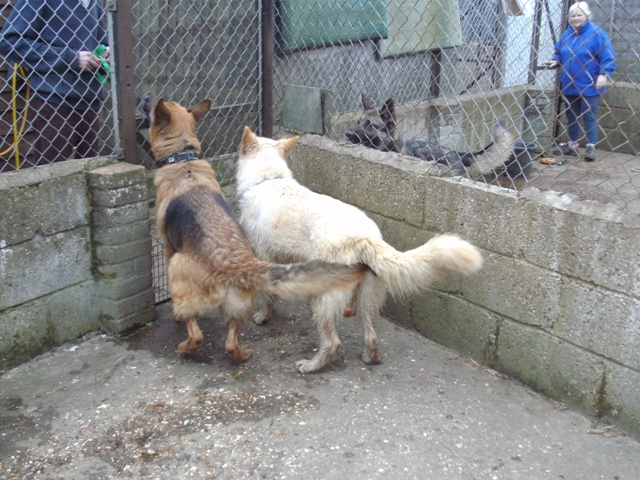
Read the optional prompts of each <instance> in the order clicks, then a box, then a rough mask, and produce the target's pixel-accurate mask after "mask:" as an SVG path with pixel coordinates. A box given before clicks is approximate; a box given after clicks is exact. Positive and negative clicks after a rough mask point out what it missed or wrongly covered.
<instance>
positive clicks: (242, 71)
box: [132, 0, 261, 183]
mask: <svg viewBox="0 0 640 480" xmlns="http://www.w3.org/2000/svg"><path fill="white" fill-rule="evenodd" d="M259 7H260V5H259V3H256V2H255V1H253V0H230V1H227V2H210V1H206V0H194V1H188V2H187V1H169V2H168V1H165V0H136V1H134V2H133V4H132V11H133V17H134V32H133V33H134V38H133V51H134V56H135V88H136V95H137V96H138V98H142V97H144V96H145V95H151V96H153V97H159V96H161V97H163V98H165V100H169V101H175V102H178V103H180V104H182V105H185V106H190V105H194V104H195V103H197V102H198V101H200V100H203V99H205V98H209V99H211V100H212V105H213V106H212V109H211V110H210V112H209V113H208V114H207V116H206V117H205V118H204V120H203V122H202V124H201V125H200V126H199V128H198V133H199V135H200V137H201V140H202V145H203V156H204V157H206V158H212V157H217V156H221V155H227V154H232V153H234V152H235V151H236V150H237V148H238V144H239V140H240V135H241V133H242V127H243V126H244V125H249V126H251V127H252V128H255V129H256V130H259V128H260V110H261V103H260V101H261V86H260V79H261V70H260V58H261V56H260V51H261V50H260V48H261V44H260V28H261V23H260V8H259ZM145 155H146V154H145V153H144V152H142V153H141V163H144V164H145V165H147V166H153V161H152V160H150V158H149V157H148V156H146V158H145ZM221 166H222V167H224V165H221ZM218 170H219V169H218ZM230 176H231V173H230V172H228V171H226V170H223V171H217V178H218V180H219V181H221V183H225V182H226V181H228V180H229V179H230Z"/></svg>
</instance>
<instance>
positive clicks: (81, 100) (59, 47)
mask: <svg viewBox="0 0 640 480" xmlns="http://www.w3.org/2000/svg"><path fill="white" fill-rule="evenodd" d="M103 16H104V12H103V9H102V6H101V4H100V0H91V1H90V3H89V5H88V7H86V8H85V7H84V6H83V5H82V2H81V1H80V0H16V1H15V2H14V7H13V11H12V12H11V15H9V18H8V19H7V23H6V24H5V26H4V28H3V29H2V32H1V33H0V53H2V54H3V55H5V57H6V58H7V60H8V61H9V62H10V63H11V64H13V62H16V63H18V64H20V65H22V66H23V67H25V68H27V70H28V75H29V80H30V85H31V89H32V90H33V92H34V95H35V96H37V97H38V98H40V99H42V100H45V101H47V102H51V103H54V104H58V105H64V106H67V107H71V108H74V109H76V110H86V109H89V108H91V109H93V110H98V109H99V108H100V105H101V104H102V100H103V99H104V93H103V87H102V84H101V83H100V81H99V80H98V79H97V78H96V76H95V72H94V71H80V69H79V59H78V52H79V51H81V50H87V51H90V52H92V51H94V50H95V49H96V47H97V46H98V45H100V44H104V45H108V38H107V35H106V32H105V29H104V25H103Z"/></svg>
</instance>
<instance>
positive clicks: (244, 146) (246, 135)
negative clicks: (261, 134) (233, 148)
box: [240, 126, 258, 155]
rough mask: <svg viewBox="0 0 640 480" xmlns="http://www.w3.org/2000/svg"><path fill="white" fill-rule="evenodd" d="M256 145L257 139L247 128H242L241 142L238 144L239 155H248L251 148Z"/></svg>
mask: <svg viewBox="0 0 640 480" xmlns="http://www.w3.org/2000/svg"><path fill="white" fill-rule="evenodd" d="M256 143H258V137H256V134H255V133H253V132H252V131H251V129H250V128H249V127H246V126H245V127H244V131H243V132H242V142H241V144H240V155H248V154H249V152H250V151H251V150H253V147H254V146H255V145H256Z"/></svg>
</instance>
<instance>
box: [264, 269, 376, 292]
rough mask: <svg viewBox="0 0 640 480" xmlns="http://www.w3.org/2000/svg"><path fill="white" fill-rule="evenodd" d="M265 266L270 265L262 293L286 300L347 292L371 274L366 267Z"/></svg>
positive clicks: (266, 272)
mask: <svg viewBox="0 0 640 480" xmlns="http://www.w3.org/2000/svg"><path fill="white" fill-rule="evenodd" d="M264 263H265V264H266V265H267V269H266V271H265V277H264V279H265V280H266V283H265V284H264V285H263V286H262V288H261V289H262V290H263V291H264V292H266V293H270V294H273V295H277V296H280V297H284V298H291V297H299V296H306V295H321V294H323V293H325V292H328V291H330V290H336V289H342V288H347V287H349V286H351V285H353V284H354V283H356V282H359V281H360V280H361V279H362V277H363V276H364V274H365V273H367V272H369V271H370V270H369V267H367V266H366V265H364V264H357V265H353V266H347V265H340V264H336V263H327V262H320V261H310V262H302V263H293V264H290V265H278V264H268V263H267V262H264Z"/></svg>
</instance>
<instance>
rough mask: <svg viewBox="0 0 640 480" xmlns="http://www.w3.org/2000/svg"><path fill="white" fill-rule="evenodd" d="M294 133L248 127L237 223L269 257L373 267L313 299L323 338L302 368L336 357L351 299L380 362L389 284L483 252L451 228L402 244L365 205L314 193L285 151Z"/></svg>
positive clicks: (411, 288) (467, 263)
mask: <svg viewBox="0 0 640 480" xmlns="http://www.w3.org/2000/svg"><path fill="white" fill-rule="evenodd" d="M297 140H298V137H294V138H290V139H285V140H279V141H276V140H271V139H268V138H261V137H258V136H256V135H255V134H254V133H253V132H252V131H251V130H250V129H249V127H245V129H244V133H243V136H242V144H241V146H240V152H239V159H238V164H237V170H236V194H237V197H238V200H239V207H240V223H241V225H242V226H243V228H244V229H245V232H246V234H247V236H248V238H249V241H250V243H251V246H252V247H253V248H254V250H255V253H256V255H257V256H258V257H259V258H262V259H264V260H269V261H272V262H280V263H292V262H299V261H303V260H311V259H314V260H325V261H329V262H336V263H344V264H348V265H354V264H356V263H364V264H366V265H368V266H369V267H370V268H371V270H372V272H370V273H367V274H366V275H365V276H364V277H363V279H362V280H361V281H360V282H359V283H358V284H357V285H356V286H354V288H352V289H348V290H345V291H335V292H331V293H327V294H324V295H321V296H318V297H312V298H310V299H309V308H310V309H311V315H312V318H313V321H314V322H315V324H316V326H317V327H318V330H319V332H320V336H321V343H320V348H319V349H318V353H317V354H316V355H315V357H313V359H311V360H301V361H299V362H297V364H296V366H297V368H298V370H299V371H300V372H303V373H305V372H315V371H318V370H320V369H321V368H323V367H324V366H325V365H327V364H328V363H329V362H330V361H331V359H332V357H333V356H334V355H335V354H336V352H337V351H338V349H339V348H340V339H339V338H338V335H337V333H336V327H335V324H336V321H337V320H338V319H339V318H341V317H342V315H343V314H344V313H345V312H349V311H350V309H351V307H353V308H355V310H356V313H357V314H358V315H359V316H360V318H361V320H362V322H363V324H364V332H365V344H366V345H365V350H364V352H363V355H362V359H363V361H364V362H365V363H369V364H375V363H379V361H380V357H379V354H378V337H377V333H376V330H375V324H376V320H377V319H378V317H379V315H380V310H381V308H382V306H383V304H384V301H385V298H386V294H387V292H390V293H391V294H392V295H393V296H394V297H403V296H405V295H407V294H409V293H413V292H418V291H420V290H424V289H426V288H428V287H429V285H430V284H431V283H432V282H433V281H434V280H435V279H436V278H438V277H439V276H440V275H441V274H443V273H445V272H460V273H463V274H471V273H474V272H476V271H477V270H478V269H480V267H481V266H482V257H481V255H480V252H479V251H478V249H477V248H476V247H474V246H473V245H471V244H470V243H468V242H466V241H464V240H461V239H460V238H458V237H456V236H454V235H441V236H438V237H435V238H433V239H431V240H430V241H429V242H427V243H426V244H424V245H422V246H420V247H418V248H415V249H413V250H409V251H407V252H404V253H403V252H399V251H397V250H396V249H395V248H393V247H392V246H390V245H389V244H387V243H386V242H385V241H384V240H383V239H382V235H381V234H380V230H379V229H378V227H377V225H376V224H375V223H374V222H373V221H372V220H371V219H370V218H368V217H367V216H366V215H365V214H364V213H363V212H361V211H360V210H358V209H357V208H355V207H353V206H351V205H348V204H346V203H343V202H341V201H339V200H336V199H334V198H331V197H328V196H326V195H321V194H318V193H314V192H312V191H311V190H309V189H308V188H306V187H304V186H302V185H300V184H299V183H298V182H297V181H296V180H295V179H294V178H293V175H292V173H291V170H290V169H289V167H288V166H287V163H286V161H285V159H286V157H287V156H288V154H289V152H290V151H291V149H292V148H293V146H294V145H295V143H296V141H297ZM273 304H274V298H267V302H266V304H265V303H264V302H262V303H261V306H260V308H259V309H258V310H257V311H256V312H255V314H254V321H255V322H256V323H259V324H261V323H263V322H264V321H266V320H267V318H268V316H269V315H270V314H271V313H272V310H273Z"/></svg>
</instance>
